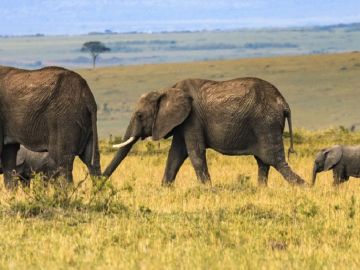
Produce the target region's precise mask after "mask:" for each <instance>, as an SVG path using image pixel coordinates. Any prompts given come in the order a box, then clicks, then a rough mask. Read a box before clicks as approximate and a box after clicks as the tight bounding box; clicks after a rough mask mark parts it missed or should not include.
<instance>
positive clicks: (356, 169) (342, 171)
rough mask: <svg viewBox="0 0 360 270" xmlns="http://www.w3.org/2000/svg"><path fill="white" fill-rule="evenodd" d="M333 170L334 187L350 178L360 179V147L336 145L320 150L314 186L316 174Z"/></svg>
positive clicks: (314, 174) (315, 164)
mask: <svg viewBox="0 0 360 270" xmlns="http://www.w3.org/2000/svg"><path fill="white" fill-rule="evenodd" d="M330 169H332V170H333V177H334V185H338V184H341V183H343V182H345V181H347V180H349V177H350V176H352V177H360V145H359V146H346V145H334V146H332V147H329V148H325V149H322V150H320V152H319V153H317V155H316V158H315V162H314V168H313V178H312V184H313V185H314V184H315V180H316V174H317V173H318V172H322V171H328V170H330Z"/></svg>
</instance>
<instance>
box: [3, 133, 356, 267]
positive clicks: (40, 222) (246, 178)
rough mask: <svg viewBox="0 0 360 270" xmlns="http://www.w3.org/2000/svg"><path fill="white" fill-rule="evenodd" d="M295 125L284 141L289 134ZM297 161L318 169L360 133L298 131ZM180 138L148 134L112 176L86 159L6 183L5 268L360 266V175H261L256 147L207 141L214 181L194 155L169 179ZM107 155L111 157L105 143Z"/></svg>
mask: <svg viewBox="0 0 360 270" xmlns="http://www.w3.org/2000/svg"><path fill="white" fill-rule="evenodd" d="M286 135H287V134H285V141H286V143H287V142H288V139H287V138H286V137H287V136H286ZM295 139H296V140H295V142H296V145H295V146H296V150H297V154H296V155H292V156H291V158H290V161H289V163H290V165H291V167H292V168H293V169H294V170H295V171H296V172H297V173H298V174H300V175H301V176H302V177H304V178H305V179H307V180H308V181H309V180H310V176H311V167H312V162H313V159H314V154H315V153H316V152H317V151H318V150H319V149H321V148H323V147H326V146H329V145H333V144H338V143H342V144H357V143H359V142H360V134H359V133H351V132H348V131H347V130H346V129H344V128H337V129H331V130H325V131H317V132H310V131H306V130H298V131H296V132H295ZM169 145H170V144H169V141H162V142H160V144H158V143H153V142H150V141H143V142H141V143H138V144H137V145H136V147H135V148H134V149H133V150H132V152H131V154H130V155H129V156H128V157H127V158H126V159H125V160H124V162H123V163H122V164H121V165H120V166H119V168H118V169H117V170H116V171H115V173H114V175H113V176H112V177H111V179H110V181H106V182H104V181H103V179H97V180H94V181H92V180H91V179H90V178H89V177H87V172H86V169H85V166H84V165H83V164H82V163H81V162H80V161H78V160H77V161H76V164H75V169H74V178H75V183H74V185H73V186H67V185H65V184H64V183H63V182H62V181H60V180H59V181H52V182H49V183H44V182H43V181H42V180H41V178H40V177H39V176H35V177H34V179H33V182H32V185H31V187H30V189H22V188H19V189H18V190H17V191H16V192H11V193H10V192H7V191H6V190H5V189H4V186H3V184H2V183H1V186H0V189H1V194H2V196H0V230H1V232H2V233H1V234H0V250H1V253H0V268H2V269H3V268H5V269H8V268H15V269H17V268H21V269H24V268H30V269H31V268H36V269H39V268H42V269H53V268H57V269H65V268H66V269H68V268H81V269H89V268H90V269H93V268H96V269H102V268H107V269H108V268H126V269H129V268H130V269H165V268H166V269H169V268H170V269H172V268H183V269H194V268H195V269H207V268H210V269H216V268H221V269H223V268H225V269H234V268H236V269H244V268H246V269H249V268H251V269H279V268H281V269H285V268H291V269H309V268H310V269H323V268H327V269H335V268H343V269H356V268H358V267H359V266H360V259H359V256H358V251H359V248H360V244H359V243H360V229H359V228H360V220H359V211H360V209H359V196H358V189H359V182H358V181H357V180H356V179H351V180H350V181H349V182H347V183H345V184H343V185H341V186H340V187H338V188H334V187H333V186H332V175H331V172H326V173H322V174H319V175H318V177H319V179H318V181H317V183H316V186H315V187H314V188H298V187H293V186H290V185H289V184H287V183H286V181H285V180H284V179H283V178H282V177H281V176H280V174H279V173H277V172H276V171H275V170H273V169H271V170H270V176H269V186H268V187H267V188H262V187H258V186H257V166H256V162H255V160H254V159H253V158H252V157H228V156H223V155H220V154H218V153H216V152H214V151H211V150H209V151H208V153H207V154H208V163H209V168H210V174H211V176H212V186H211V187H209V186H203V185H201V184H200V183H198V182H197V180H196V177H195V173H194V171H193V169H192V167H191V165H190V163H189V161H186V162H185V164H184V165H183V166H182V167H181V169H180V172H179V174H178V176H177V180H176V182H175V184H174V186H173V187H170V188H163V187H161V186H160V180H161V177H162V173H163V170H164V166H165V160H166V155H167V150H168V149H169ZM101 148H102V150H103V151H102V152H103V154H102V165H103V167H104V166H105V165H106V164H108V163H109V162H110V160H111V158H112V155H113V153H111V151H110V149H111V148H109V147H107V142H102V144H101Z"/></svg>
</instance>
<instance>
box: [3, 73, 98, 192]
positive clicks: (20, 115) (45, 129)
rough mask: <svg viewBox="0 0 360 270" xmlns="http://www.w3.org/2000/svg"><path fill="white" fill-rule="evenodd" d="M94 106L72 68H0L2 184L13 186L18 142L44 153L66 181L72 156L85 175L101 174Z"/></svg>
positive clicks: (51, 166) (87, 91)
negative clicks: (77, 158)
mask: <svg viewBox="0 0 360 270" xmlns="http://www.w3.org/2000/svg"><path fill="white" fill-rule="evenodd" d="M96 110H97V108H96V103H95V99H94V96H93V94H92V93H91V90H90V88H89V86H88V85H87V83H86V81H85V80H84V79H83V78H82V77H81V76H80V75H79V74H77V73H75V72H73V71H70V70H67V69H64V68H60V67H46V68H42V69H39V70H31V71H30V70H24V69H17V68H12V67H3V66H0V125H1V127H0V142H3V143H2V144H0V146H1V147H0V154H1V161H2V166H3V171H4V180H5V185H6V187H8V188H12V187H13V186H14V185H15V182H14V179H13V178H12V171H13V170H15V169H16V154H17V151H18V149H19V147H20V144H22V145H24V146H25V147H26V148H28V149H29V150H32V151H35V152H45V151H46V152H49V167H50V168H52V170H53V171H54V172H57V173H58V175H63V176H65V177H66V179H67V180H68V181H69V182H71V181H72V167H73V161H74V158H75V156H76V155H79V157H80V159H81V160H82V161H83V162H84V163H85V164H86V165H87V167H88V169H89V171H90V174H92V175H100V174H101V171H100V155H99V148H98V137H97V126H96Z"/></svg>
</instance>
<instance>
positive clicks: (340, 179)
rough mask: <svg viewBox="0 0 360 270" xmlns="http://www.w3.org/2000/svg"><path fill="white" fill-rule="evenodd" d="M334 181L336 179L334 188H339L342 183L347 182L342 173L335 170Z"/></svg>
mask: <svg viewBox="0 0 360 270" xmlns="http://www.w3.org/2000/svg"><path fill="white" fill-rule="evenodd" d="M333 179H334V183H333V185H334V186H338V185H340V184H341V183H343V182H345V181H346V180H345V179H344V178H343V177H342V173H340V172H339V171H337V170H333Z"/></svg>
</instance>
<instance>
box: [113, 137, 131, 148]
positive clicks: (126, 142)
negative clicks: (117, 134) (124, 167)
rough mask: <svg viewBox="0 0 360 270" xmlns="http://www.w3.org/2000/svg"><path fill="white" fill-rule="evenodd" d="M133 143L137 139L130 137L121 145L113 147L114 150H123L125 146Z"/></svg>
mask: <svg viewBox="0 0 360 270" xmlns="http://www.w3.org/2000/svg"><path fill="white" fill-rule="evenodd" d="M133 141H135V137H130V138H129V139H128V140H127V141H125V142H122V143H119V144H114V145H113V147H114V148H121V147H124V146H125V145H128V144H129V143H132V142H133Z"/></svg>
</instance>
